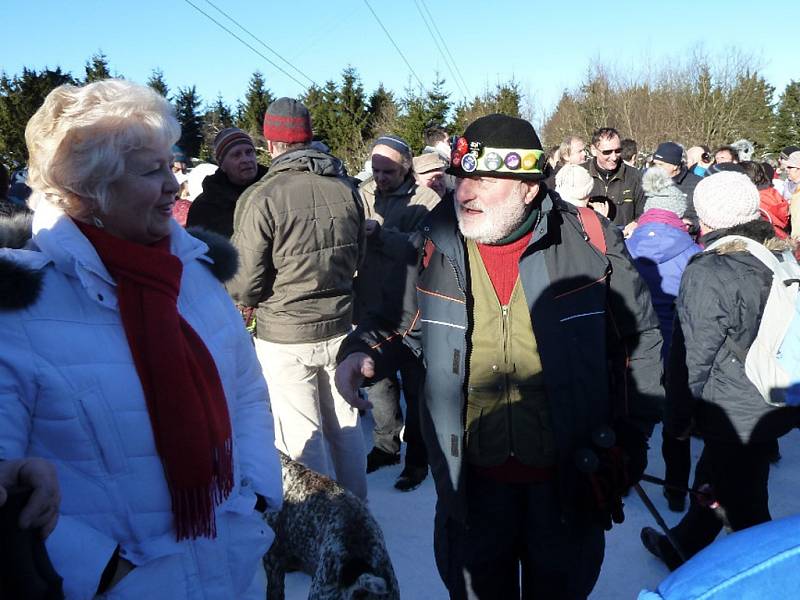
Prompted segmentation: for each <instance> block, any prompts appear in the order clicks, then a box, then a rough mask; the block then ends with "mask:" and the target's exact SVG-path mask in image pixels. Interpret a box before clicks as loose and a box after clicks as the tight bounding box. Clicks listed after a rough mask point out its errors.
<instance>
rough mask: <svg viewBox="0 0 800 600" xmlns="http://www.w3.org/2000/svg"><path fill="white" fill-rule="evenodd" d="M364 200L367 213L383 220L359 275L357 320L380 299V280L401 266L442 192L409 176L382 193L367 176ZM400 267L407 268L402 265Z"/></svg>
mask: <svg viewBox="0 0 800 600" xmlns="http://www.w3.org/2000/svg"><path fill="white" fill-rule="evenodd" d="M359 191H360V192H361V199H362V201H363V203H364V216H365V218H367V219H372V220H374V221H377V222H378V223H380V225H381V228H380V231H379V232H378V233H376V234H375V235H372V236H370V237H369V238H367V254H366V257H365V259H364V264H362V265H361V268H359V270H358V277H357V278H356V284H355V285H356V288H355V289H356V320H358V318H359V317H360V316H362V315H365V314H366V311H367V310H368V309H369V308H370V307H372V308H375V307H376V306H378V305H379V302H380V299H381V286H380V282H382V281H383V280H384V278H385V277H386V273H387V272H389V271H391V270H393V269H397V268H398V262H397V258H398V257H399V256H403V255H404V253H405V251H406V248H407V244H408V238H409V236H410V235H411V234H412V233H413V232H414V231H416V229H417V226H418V225H419V224H420V223H421V222H422V220H423V219H424V218H425V217H426V216H427V215H428V213H429V212H430V211H431V210H433V208H434V207H435V206H436V205H437V204H439V195H438V194H437V193H436V192H434V191H433V190H432V189H430V188H427V187H421V186H418V185H417V183H416V182H415V181H414V177H413V176H412V175H409V176H408V178H407V179H406V181H405V182H403V184H402V185H401V186H400V187H399V188H397V189H396V190H395V191H394V192H392V193H391V194H381V193H379V192H378V190H377V189H376V187H375V180H373V179H368V180H367V181H365V182H364V183H363V184H361V187H360V188H359ZM399 268H401V269H402V268H404V267H403V266H402V265H400V266H399Z"/></svg>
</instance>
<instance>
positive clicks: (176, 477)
mask: <svg viewBox="0 0 800 600" xmlns="http://www.w3.org/2000/svg"><path fill="white" fill-rule="evenodd" d="M75 224H76V225H77V226H78V228H79V229H80V230H81V231H82V232H83V234H84V235H85V236H86V237H87V238H88V239H89V241H90V242H91V243H92V245H93V246H94V248H95V250H96V251H97V254H98V255H99V256H100V258H101V260H102V261H103V264H104V265H105V266H106V268H107V269H108V272H109V273H110V274H111V276H112V277H113V278H114V280H115V281H116V283H117V299H118V301H119V311H120V315H121V317H122V325H123V327H124V329H125V335H126V337H127V338H128V345H129V346H130V350H131V354H132V355H133V362H134V364H135V365H136V372H137V373H138V375H139V380H140V381H141V383H142V388H143V390H144V397H145V400H146V402H147V412H148V413H149V415H150V425H151V426H152V428H153V435H154V437H155V442H156V449H157V450H158V454H159V456H160V457H161V460H162V462H163V464H164V471H165V474H166V478H167V484H168V485H169V490H170V495H171V496H172V514H173V515H174V516H175V528H176V531H177V538H178V540H182V539H186V538H196V537H208V538H214V537H216V523H215V519H214V508H215V506H217V505H219V504H220V503H221V502H222V500H223V499H224V498H226V497H227V496H228V495H229V494H230V492H231V490H232V489H233V459H232V446H231V423H230V419H229V417H228V406H227V403H226V401H225V392H224V391H223V389H222V383H221V382H220V378H219V373H218V372H217V366H216V364H215V363H214V358H213V357H212V356H211V353H210V352H209V351H208V348H206V345H205V344H204V343H203V340H202V339H200V336H199V335H197V333H196V332H195V331H194V329H192V327H191V326H190V325H189V323H187V322H186V320H185V319H184V318H183V317H182V316H181V315H180V314H179V313H178V292H179V290H180V281H181V274H182V272H183V264H182V263H181V261H180V260H179V259H178V258H177V257H176V256H173V255H172V254H171V253H170V251H169V236H167V237H166V238H164V239H162V240H160V241H158V242H156V243H155V244H153V245H151V246H144V245H142V244H136V243H133V242H128V241H126V240H123V239H120V238H117V237H115V236H112V235H110V234H108V233H106V232H105V231H102V230H101V229H98V228H96V227H93V226H91V225H87V224H85V223H79V222H77V221H75Z"/></svg>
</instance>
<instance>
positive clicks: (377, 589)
mask: <svg viewBox="0 0 800 600" xmlns="http://www.w3.org/2000/svg"><path fill="white" fill-rule="evenodd" d="M353 590H354V591H355V590H359V591H363V592H369V593H370V594H374V595H376V596H384V595H386V594H387V593H389V586H387V585H386V580H385V579H384V578H383V577H378V576H377V575H373V574H372V573H362V574H361V576H360V577H359V578H358V579H357V580H356V584H355V585H354V586H353Z"/></svg>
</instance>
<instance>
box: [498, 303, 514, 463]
mask: <svg viewBox="0 0 800 600" xmlns="http://www.w3.org/2000/svg"><path fill="white" fill-rule="evenodd" d="M511 297H512V298H513V297H514V292H512V293H511ZM509 308H510V305H501V306H500V313H501V315H502V318H501V328H502V332H501V333H502V335H503V384H504V385H503V393H504V394H505V396H506V398H505V400H506V416H507V418H508V452H509V455H510V456H514V436H513V429H512V419H511V397H510V393H509V383H510V382H509V380H508V373H509V365H508V358H509V357H508V336H509V324H508V311H509Z"/></svg>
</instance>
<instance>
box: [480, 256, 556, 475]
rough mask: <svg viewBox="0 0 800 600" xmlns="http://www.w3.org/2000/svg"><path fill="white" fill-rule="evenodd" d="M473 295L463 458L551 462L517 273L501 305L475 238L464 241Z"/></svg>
mask: <svg viewBox="0 0 800 600" xmlns="http://www.w3.org/2000/svg"><path fill="white" fill-rule="evenodd" d="M467 254H468V257H469V270H470V275H471V288H472V295H473V298H474V305H473V331H472V338H471V344H472V351H471V353H470V357H469V378H468V380H467V417H466V447H467V459H468V460H469V462H470V463H471V464H474V465H478V466H486V467H488V466H494V465H499V464H502V463H504V462H505V461H506V460H507V459H508V458H509V457H510V456H515V457H516V458H517V459H518V460H520V462H522V463H524V464H526V465H531V466H535V467H548V466H552V465H553V464H554V463H555V442H554V439H553V428H552V424H551V421H550V411H549V407H548V404H547V396H546V393H545V389H544V376H543V373H542V363H541V360H540V357H539V352H538V349H537V346H536V337H535V336H534V334H533V327H532V325H531V317H530V314H529V313H528V305H527V303H526V301H525V292H524V290H523V289H522V283H521V282H520V279H519V277H517V282H516V284H515V285H514V290H513V292H512V294H511V301H510V303H509V305H508V306H501V305H500V301H499V300H498V298H497V293H496V292H495V290H494V287H493V286H492V282H491V280H490V279H489V274H488V273H487V272H486V267H485V266H484V264H483V259H482V258H481V256H480V252H479V251H478V247H477V245H476V244H475V242H474V241H472V240H468V241H467Z"/></svg>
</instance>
